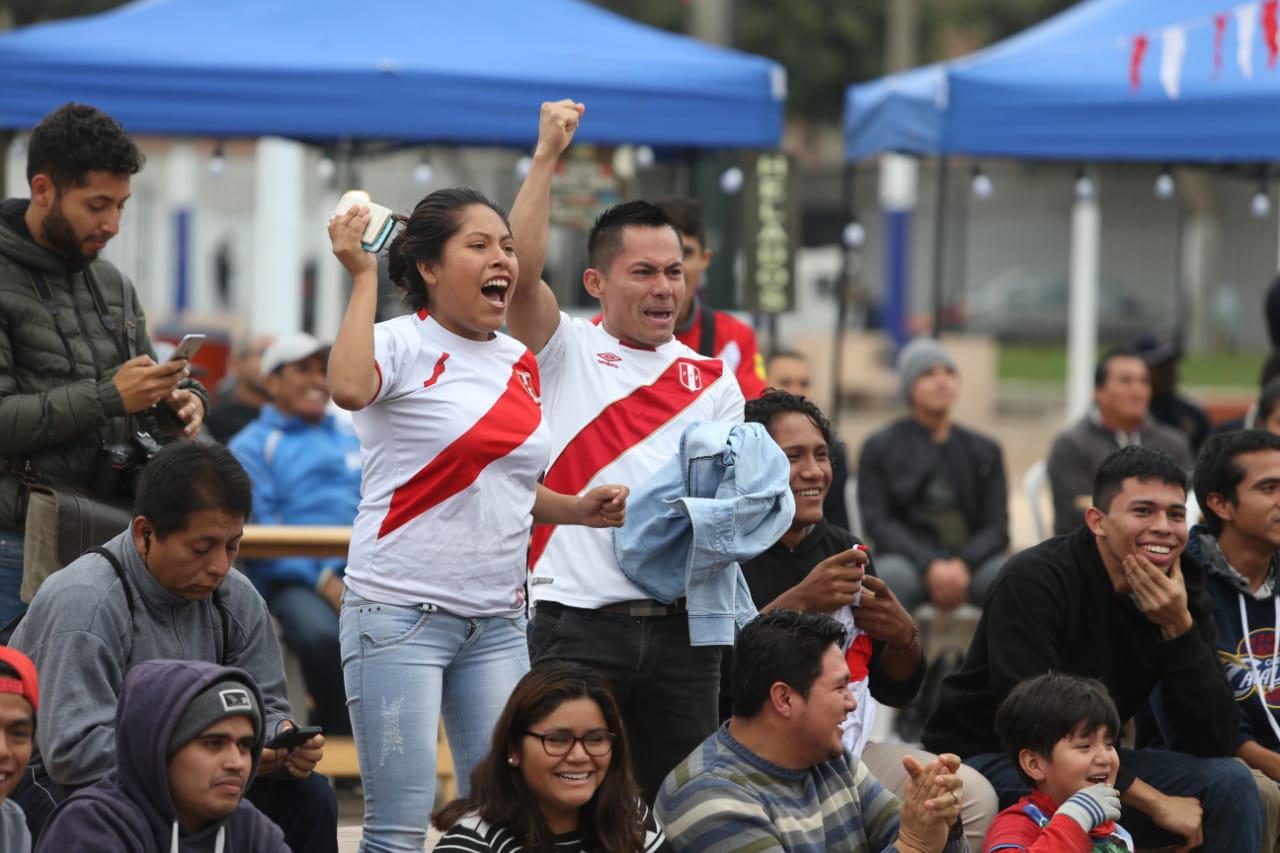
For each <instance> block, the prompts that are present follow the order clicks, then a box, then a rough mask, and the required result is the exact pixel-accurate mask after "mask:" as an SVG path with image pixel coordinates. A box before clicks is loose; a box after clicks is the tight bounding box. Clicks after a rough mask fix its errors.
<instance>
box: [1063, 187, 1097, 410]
mask: <svg viewBox="0 0 1280 853" xmlns="http://www.w3.org/2000/svg"><path fill="white" fill-rule="evenodd" d="M1090 177H1091V179H1092V181H1093V191H1092V192H1088V193H1082V192H1079V191H1077V193H1076V202H1075V207H1074V208H1073V209H1072V211H1071V304H1070V309H1069V321H1068V326H1067V411H1066V416H1067V421H1068V423H1070V422H1071V421H1074V420H1076V419H1077V418H1079V417H1080V416H1081V415H1083V414H1084V413H1085V412H1087V411H1088V410H1089V405H1090V402H1091V400H1092V399H1093V369H1094V361H1095V359H1096V358H1097V349H1098V268H1099V258H1100V255H1101V251H1102V212H1101V210H1100V208H1099V204H1098V193H1097V176H1096V175H1091V176H1090ZM1077 189H1079V187H1078V186H1077Z"/></svg>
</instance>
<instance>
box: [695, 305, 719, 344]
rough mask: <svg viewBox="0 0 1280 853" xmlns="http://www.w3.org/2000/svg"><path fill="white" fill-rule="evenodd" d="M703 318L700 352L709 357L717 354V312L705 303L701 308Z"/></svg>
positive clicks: (700, 327) (699, 335)
mask: <svg viewBox="0 0 1280 853" xmlns="http://www.w3.org/2000/svg"><path fill="white" fill-rule="evenodd" d="M699 307H700V308H701V310H702V316H701V317H700V318H699V323H698V327H699V332H698V352H699V353H701V354H702V355H705V356H707V357H713V356H715V354H716V312H715V309H714V308H712V307H711V306H710V305H708V304H706V303H705V302H703V303H701V305H700V306H699Z"/></svg>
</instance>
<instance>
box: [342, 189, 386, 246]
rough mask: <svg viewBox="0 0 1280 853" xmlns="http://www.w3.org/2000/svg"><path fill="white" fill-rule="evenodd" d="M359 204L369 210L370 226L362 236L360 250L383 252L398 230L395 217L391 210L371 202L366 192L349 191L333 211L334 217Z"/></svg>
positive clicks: (343, 195)
mask: <svg viewBox="0 0 1280 853" xmlns="http://www.w3.org/2000/svg"><path fill="white" fill-rule="evenodd" d="M357 204H360V205H364V206H365V207H367V208H369V224H368V225H366V226H365V229H364V234H362V235H360V248H362V249H364V250H365V251H366V252H380V251H382V247H383V246H385V245H386V244H387V241H388V240H390V239H391V234H392V232H393V231H395V230H396V218H395V215H394V214H393V213H392V212H391V209H390V208H387V207H383V206H382V205H380V204H378V203H376V202H374V201H373V200H371V199H370V198H369V194H368V193H367V192H365V191H364V190H347V191H346V192H345V193H343V194H342V198H340V199H338V206H337V207H335V208H334V209H333V212H334V215H335V216H336V215H341V214H343V213H346V212H347V211H348V210H350V209H351V208H352V206H354V205H357Z"/></svg>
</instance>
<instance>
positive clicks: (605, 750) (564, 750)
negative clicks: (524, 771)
mask: <svg viewBox="0 0 1280 853" xmlns="http://www.w3.org/2000/svg"><path fill="white" fill-rule="evenodd" d="M525 734H527V735H528V736H529V737H536V738H537V739H538V740H540V741H542V749H543V750H544V751H545V752H546V753H547V755H550V756H551V757H552V758H559V757H560V756H562V755H568V754H569V753H570V751H572V750H573V745H574V744H575V743H578V742H579V741H581V742H582V748H583V749H585V750H586V751H587V755H595V756H601V755H608V754H609V753H610V752H611V751H612V750H613V732H610V731H606V730H605V729H592V730H591V731H589V732H587V733H586V734H585V735H583V736H582V737H578V736H577V735H573V734H569V732H547V733H546V734H542V733H540V732H525Z"/></svg>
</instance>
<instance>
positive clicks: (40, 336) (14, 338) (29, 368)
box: [0, 199, 208, 530]
mask: <svg viewBox="0 0 1280 853" xmlns="http://www.w3.org/2000/svg"><path fill="white" fill-rule="evenodd" d="M29 204H30V202H29V201H28V200H26V199H9V200H8V201H5V202H2V203H0V448H3V453H4V457H5V458H6V459H7V460H8V461H11V462H14V463H16V464H17V466H19V467H22V466H23V465H25V464H27V463H30V465H31V468H32V471H33V473H34V475H35V478H36V479H37V480H39V481H40V482H42V483H45V484H47V485H50V486H62V487H70V488H73V489H77V490H80V491H87V490H88V485H89V477H90V471H91V470H92V463H93V457H94V455H95V454H96V453H97V451H98V447H99V446H100V445H102V444H103V443H113V442H122V441H127V440H128V438H129V434H130V428H129V419H128V418H127V417H126V415H125V411H124V401H123V400H122V399H121V397H120V392H119V391H117V390H116V387H115V384H114V382H113V379H114V377H115V374H116V371H117V370H119V368H120V365H121V364H123V363H124V362H125V361H126V360H127V359H128V357H129V348H128V346H127V345H126V340H125V333H126V331H130V332H131V333H132V338H133V344H134V351H135V352H136V353H137V354H138V355H149V356H151V357H152V358H155V357H156V353H155V350H154V349H152V347H151V342H150V340H149V338H148V337H147V323H146V317H145V315H144V314H143V310H142V305H141V303H139V302H138V295H137V293H136V292H135V291H134V289H133V285H132V284H131V283H130V282H129V279H128V278H126V277H125V276H124V275H123V274H121V272H120V270H118V269H116V268H115V267H114V266H113V265H112V264H111V263H110V262H108V261H106V260H103V259H102V258H99V259H97V260H95V261H92V262H90V263H89V264H87V265H84V266H79V265H72V264H68V263H67V262H66V261H65V260H63V259H62V258H60V257H58V256H57V255H55V254H53V253H52V252H50V251H48V250H47V249H45V248H43V247H41V246H40V245H38V244H37V243H36V242H35V241H34V240H33V239H32V237H31V233H30V231H29V230H28V229H27V225H26V222H25V220H24V219H23V217H24V216H25V214H26V212H27V207H28V205H29ZM33 273H36V274H39V273H43V274H44V277H45V280H46V282H47V283H48V285H49V290H50V293H51V296H52V301H53V307H55V308H56V311H57V313H56V315H55V314H54V313H52V312H51V311H50V309H49V307H46V306H45V305H43V304H42V303H41V301H40V299H38V298H37V294H36V290H35V287H34V284H33V281H32V274H33ZM90 277H91V278H92V279H93V281H94V282H95V283H96V284H97V287H98V291H99V292H100V293H101V296H102V300H103V303H104V304H103V305H98V304H97V303H96V302H95V299H94V297H93V291H92V290H91V289H90V287H89V285H88V279H89V278H90ZM126 299H128V300H129V301H130V304H131V306H132V314H133V319H134V327H133V329H132V330H126V328H125V327H126V324H125V318H124V315H125V311H124V304H125V300H126ZM103 309H105V314H104V313H103ZM180 387H183V388H189V389H190V390H192V391H193V392H195V393H196V394H197V395H198V396H199V397H200V398H201V400H203V401H204V404H205V408H206V410H207V409H208V399H207V397H206V395H205V392H204V389H203V388H202V387H201V386H200V384H199V383H198V382H196V381H195V380H192V379H186V380H183V382H182V384H181V386H180ZM165 410H168V407H167V406H163V405H161V406H160V407H157V409H156V413H157V414H158V415H159V417H158V420H160V423H159V424H158V425H159V426H160V428H161V431H162V432H164V434H165V435H164V436H163V437H172V436H176V435H177V433H178V432H180V426H181V425H180V423H179V422H178V420H177V418H176V417H173V416H170V415H168V414H165ZM168 411H170V412H171V411H172V410H168ZM159 437H161V436H158V438H159ZM18 496H19V481H18V478H17V475H16V474H15V473H12V472H10V471H9V470H8V467H7V466H6V465H5V464H3V463H0V530H22V524H23V517H22V515H23V514H22V512H21V511H20V509H19V500H18Z"/></svg>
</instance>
